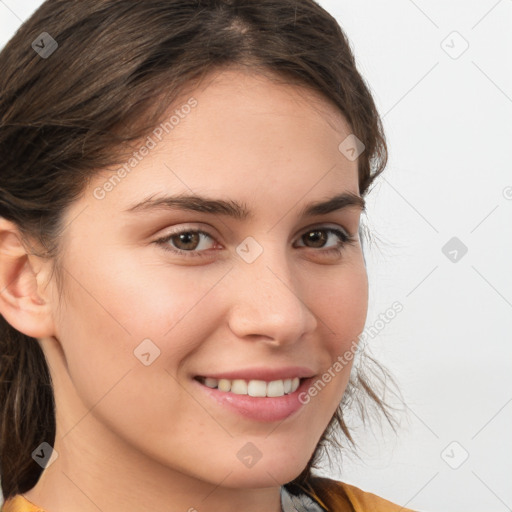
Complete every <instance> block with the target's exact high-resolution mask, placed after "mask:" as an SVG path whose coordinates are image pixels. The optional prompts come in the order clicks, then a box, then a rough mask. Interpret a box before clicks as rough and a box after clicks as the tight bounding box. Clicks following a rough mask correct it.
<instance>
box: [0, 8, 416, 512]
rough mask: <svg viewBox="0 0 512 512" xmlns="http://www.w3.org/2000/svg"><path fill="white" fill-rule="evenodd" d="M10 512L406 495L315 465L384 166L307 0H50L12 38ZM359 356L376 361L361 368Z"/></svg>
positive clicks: (368, 115)
mask: <svg viewBox="0 0 512 512" xmlns="http://www.w3.org/2000/svg"><path fill="white" fill-rule="evenodd" d="M0 67H1V69H2V70H3V74H2V76H1V78H0V91H1V94H0V98H1V99H0V116H1V117H0V118H1V122H2V125H1V130H0V148H1V152H2V155H3V156H4V158H3V159H2V162H1V164H0V176H1V188H0V215H1V218H0V221H1V223H0V254H1V258H0V279H1V289H2V293H1V294H0V312H1V314H2V318H1V320H2V330H1V333H2V334H1V336H0V342H1V353H2V367H1V382H2V386H1V390H2V391H1V393H2V394H1V404H2V419H1V421H2V423H1V441H0V442H1V446H0V448H1V453H0V459H1V481H2V491H3V495H4V498H5V500H6V503H5V504H4V506H3V509H2V510H3V511H5V512H21V511H23V512H26V511H36V510H38V511H47V512H63V511H70V510H73V511H80V512H88V511H89V510H91V511H92V510H94V511H97V510H98V509H100V510H109V512H116V511H120V510H123V511H124V512H127V511H135V510H137V511H140V510H188V511H194V510H198V511H201V512H203V511H218V510H225V511H231V510H233V511H234V510H245V511H254V512H256V511H261V510H269V511H274V512H278V511H281V510H283V511H291V510H300V511H319V510H333V511H348V510H356V511H363V510H365V511H366V510H407V509H404V508H402V507H399V506H398V505H395V504H393V503H391V502H390V501H387V500H386V499H384V498H381V497H377V496H375V495H373V494H371V493H369V492H365V491H363V490H361V489H359V488H357V487H354V486H351V485H348V484H347V483H343V482H337V481H334V480H332V479H328V478H320V477H318V476H315V475H313V473H312V469H313V468H314V467H316V464H317V463H318V460H319V458H320V456H321V452H322V449H323V448H324V447H325V445H326V444H327V443H329V442H334V437H333V435H334V433H335V430H336V428H338V429H340V430H341V431H342V433H343V434H345V436H346V438H347V439H348V441H349V442H353V440H352V437H351V435H350V431H349V428H348V426H347V423H346V422H345V419H344V416H343V414H344V412H345V408H346V407H348V405H349V404H350V403H352V401H353V397H354V396H355V397H357V396H358V395H357V392H358V390H362V391H364V392H366V393H367V394H368V395H369V396H370V397H371V398H372V399H373V400H374V402H375V403H376V404H377V405H378V406H379V407H380V408H381V410H382V411H383V412H384V413H385V414H386V415H387V416H388V419H390V416H389V412H388V409H387V408H386V404H385V403H383V402H382V401H381V400H380V399H379V398H378V396H377V395H376V394H375V393H374V391H373V390H372V388H371V386H370V383H369V382H368V381H367V380H366V379H365V378H364V374H362V373H360V372H358V371H354V372H352V377H351V369H352V367H353V362H354V361H353V359H354V356H355V355H356V349H357V346H358V343H357V342H358V340H359V336H360V334H361V332H362V330H363V328H364V324H365V320H366V313H367V307H368V281H367V273H366V267H365V261H364V257H363V252H362V245H361V244H362V240H361V238H360V233H361V229H360V216H361V213H362V211H364V196H365V195H366V194H367V192H368V190H369V187H370V185H371V183H372V182H373V180H374V179H375V178H376V177H377V176H378V175H379V174H380V172H382V170H383V169H384V167H385V163H386V145H385V139H384V135H383V133H382V127H381V123H380V120H379V117H378V114H377V111H376V108H375V105H374V102H373V100H372V97H371V95H370V93H369V90H368V88H367V87H366V85H365V83H364V80H363V79H362V78H361V76H360V75H359V73H358V71H357V69H356V66H355V63H354V58H353V55H352V53H351V51H350V48H349V45H348V42H347V40H346V38H345V36H344V34H343V32H342V31H341V29H340V27H339V26H338V24H337V23H336V21H335V20H334V19H333V18H332V17H331V16H330V15H329V14H328V13H326V12H325V11H324V10H323V9H322V8H320V7H319V6H318V5H317V4H316V3H315V2H313V1H312V0H301V1H295V0H285V1H283V0H279V1H270V0H263V1H258V2H253V1H249V0H233V1H229V0H199V1H187V2H184V1H179V0H148V1H145V2H138V1H128V0H122V1H121V0H89V1H87V2H83V1H80V2H79V1H69V0H67V1H63V0H48V1H47V2H45V3H44V4H43V5H42V6H41V7H40V8H39V9H38V10H37V11H36V12H35V13H34V15H33V16H32V17H31V18H30V19H29V20H28V21H27V22H25V23H24V24H23V26H22V27H21V29H20V30H19V31H18V32H17V34H16V35H15V36H14V37H13V38H12V39H11V41H10V42H9V43H8V44H7V45H6V47H5V48H4V49H3V51H2V53H1V54H0ZM361 371H362V370H361Z"/></svg>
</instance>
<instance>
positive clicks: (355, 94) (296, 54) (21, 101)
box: [0, 0, 394, 499]
mask: <svg viewBox="0 0 512 512" xmlns="http://www.w3.org/2000/svg"><path fill="white" fill-rule="evenodd" d="M43 32H46V33H47V34H49V35H50V36H51V37H52V38H53V39H54V40H55V41H56V42H57V44H58V47H57V48H56V49H54V52H53V53H51V55H46V58H44V56H43V55H39V54H38V53H37V51H36V49H37V46H36V47H34V46H33V42H39V48H41V47H43V46H45V48H46V49H47V50H49V49H50V48H51V47H49V46H48V44H49V43H48V41H49V39H48V36H46V35H43V36H42V35H41V34H42V33H43ZM41 39H43V40H44V41H45V42H46V44H42V43H40V40H41ZM233 65H236V66H247V67H248V69H249V70H252V71H255V72H256V71H257V72H261V73H268V74H270V75H271V76H273V77H278V78H280V79H281V80H284V81H287V82H288V83H293V84H296V85H302V86H303V87H306V88H308V89H309V90H314V91H316V92H318V93H320V94H321V95H322V96H323V97H324V98H325V99H326V100H328V101H330V102H331V103H332V104H334V105H335V106H336V107H337V108H338V109H339V111H341V112H342V114H343V115H344V116H345V118H346V120H347V121H348V123H349V124H350V126H351V128H352V130H353V133H354V135H355V136H356V137H357V138H358V139H360V140H361V141H362V142H363V144H364V146H365V151H364V152H363V153H362V154H361V156H360V157H359V159H358V166H359V168H358V171H359V189H360V193H361V195H365V194H366V193H367V192H368V190H369V187H370V185H371V184H372V182H373V180H374V179H375V178H376V177H377V176H378V175H379V174H380V173H381V172H382V171H383V170H384V167H385V165H386V160H387V149H386V143H385V138H384V134H383V130H382V125H381V121H380V118H379V115H378V113H377V110H376V107H375V104H374V102H373V99H372V96H371V94H370V91H369V89H368V87H367V85H366V84H365V82H364V80H363V78H362V77H361V76H360V74H359V73H358V71H357V69H356V65H355V61H354V57H353V54H352V52H351V49H350V46H349V43H348V41H347V39H346V36H345V35H344V33H343V32H342V30H341V28H340V26H339V25H338V23H337V22H336V20H335V19H334V18H333V17H332V16H331V15H330V14H328V13H327V12H326V11H325V10H324V9H322V8H321V7H320V6H319V5H318V4H317V3H315V2H314V1H313V0H258V1H257V2H255V1H254V0H189V1H184V0H145V1H143V2H141V1H139V0H87V1H86V2H84V1H83V0H47V1H46V2H45V3H43V4H42V5H41V7H40V8H39V9H38V10H37V11H36V12H35V13H34V14H33V15H32V16H31V17H30V18H29V19H28V20H27V21H26V22H25V23H23V25H22V26H21V27H20V29H19V30H18V31H17V32H16V34H15V35H14V37H12V39H11V40H10V41H9V42H8V43H7V45H6V46H5V47H4V48H3V50H2V51H1V53H0V69H2V73H1V74H0V155H1V157H2V158H0V179H1V184H0V216H2V217H4V218H6V219H8V220H10V221H12V222H14V223H15V224H16V225H17V226H18V228H19V229H20V232H21V234H22V237H23V241H24V242H25V243H26V244H27V246H29V245H30V244H31V242H32V241H36V242H37V244H36V245H38V247H39V248H40V249H43V248H44V250H42V251H40V254H38V255H39V256H42V257H45V258H50V259H51V262H52V265H53V267H52V269H53V270H54V271H55V274H56V276H57V279H59V276H60V273H59V260H58V256H59V254H60V252H59V239H60V238H61V234H62V232H63V230H64V229H65V226H63V225H62V219H63V215H64V213H65V211H66V208H67V207H68V206H70V205H71V204H72V203H73V201H74V200H76V199H77V198H78V197H79V196H80V194H81V193H82V192H83V190H84V188H85V187H86V185H87V183H88V180H89V179H90V178H91V177H92V176H93V175H94V173H96V172H98V171H100V170H102V169H104V168H106V167H109V166H113V165H117V164H119V163H120V162H122V161H123V158H124V157H125V154H128V151H129V149H128V148H129V147H130V144H131V143H132V142H133V141H137V140H140V138H141V137H143V136H144V135H147V133H148V132H149V131H150V130H151V129H153V128H154V127H155V126H157V124H158V123H159V122H161V120H162V113H163V112H164V110H165V109H166V108H167V107H168V106H169V105H170V104H173V102H174V103H175V102H176V100H177V98H178V97H179V95H181V94H183V93H184V92H185V91H186V88H188V87H190V85H191V84H192V83H194V82H196V81H199V80H201V78H203V77H204V76H206V75H207V74H208V73H210V72H212V71H214V70H221V69H222V68H223V67H227V66H233ZM125 150H126V152H125ZM32 250H33V251H34V253H35V254H37V252H36V250H35V248H34V247H32ZM368 357H370V356H368ZM370 359H371V360H372V361H374V360H373V358H371V357H370ZM0 361H1V367H0V407H1V417H0V478H1V484H2V492H3V495H4V498H5V499H8V498H9V497H11V496H13V495H15V494H18V493H23V492H26V491H28V490H29V489H31V488H32V487H33V486H34V485H35V484H36V483H37V481H38V479H39V477H40V475H41V472H42V468H41V467H40V466H39V465H38V464H37V463H36V462H35V461H34V460H33V459H32V457H31V453H32V451H33V450H34V449H35V448H36V447H37V446H39V444H41V443H42V442H43V441H46V442H47V443H49V444H50V445H52V446H53V444H54V441H55V428H56V425H55V410H54V408H55V404H54V397H53V391H52V382H51V378H50V373H49V370H48V366H47V363H46V360H45V356H44V353H43V351H42V349H41V348H40V346H39V344H38V342H37V339H35V338H32V337H29V336H26V335H24V334H22V333H20V332H19V331H17V330H16V329H14V328H13V327H12V326H11V325H10V324H8V323H7V322H6V321H5V319H4V318H3V317H2V316H0ZM374 363H375V364H374V365H373V366H371V367H369V366H368V367H366V370H365V371H368V369H370V370H372V368H373V369H375V368H377V369H378V372H377V373H376V374H375V375H376V376H377V377H378V379H379V382H380V383H381V384H382V383H384V380H383V379H382V376H384V377H386V378H387V373H386V371H385V370H384V368H383V367H382V366H380V365H378V364H377V363H376V362H375V361H374ZM372 385H373V383H372ZM363 396H367V397H370V399H371V400H372V401H373V403H374V405H375V404H376V405H377V406H378V408H379V409H380V410H381V411H382V412H384V414H385V416H386V418H387V419H388V421H389V422H390V423H392V421H394V420H392V416H391V413H390V410H391V407H390V406H389V405H388V404H386V403H385V402H384V400H383V398H380V397H379V396H378V394H377V392H376V391H374V390H373V389H372V387H371V386H370V380H369V379H368V378H367V376H365V374H364V373H363V369H362V368H361V369H360V370H359V371H358V372H355V373H354V372H353V375H352V377H351V380H350V382H349V385H348V387H347V390H346V392H345V394H344V397H343V401H342V403H341V404H340V407H339V408H338V410H337V412H336V414H335V415H334V416H333V418H332V420H331V422H330V423H329V425H328V427H327V428H326V430H325V432H324V434H323V435H322V438H321V439H320V441H319V443H318V445H317V448H316V450H315V452H314V453H313V455H312V457H311V459H310V461H309V462H308V465H307V467H306V468H305V469H304V471H303V472H302V473H301V474H300V475H299V476H298V477H297V478H296V479H295V480H294V481H293V482H294V483H299V484H300V483H307V482H308V480H309V478H310V477H312V473H311V470H312V468H314V467H317V466H316V464H317V463H318V460H319V457H320V452H321V450H322V448H323V447H324V446H325V445H326V443H334V444H337V445H338V446H340V447H341V445H340V444H339V443H337V441H335V439H334V436H333V435H332V434H333V433H334V430H335V429H338V427H339V428H341V431H342V432H343V434H344V435H345V437H346V438H347V439H348V440H349V442H350V443H351V444H352V445H353V446H355V443H354V440H353V438H352V436H351V433H350V431H349V428H348V425H347V423H346V421H345V418H344V416H343V413H344V409H345V407H347V408H348V406H349V405H351V403H352V402H354V400H355V399H357V397H361V398H362V397H363ZM355 401H356V402H357V400H355ZM359 403H360V406H359V408H360V412H361V413H363V419H364V415H365V413H366V412H367V407H366V406H364V405H361V404H362V403H363V402H362V401H361V402H359Z"/></svg>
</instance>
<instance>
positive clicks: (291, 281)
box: [229, 249, 318, 346]
mask: <svg viewBox="0 0 512 512" xmlns="http://www.w3.org/2000/svg"><path fill="white" fill-rule="evenodd" d="M299 276H300V275H298V274H297V273H293V269H292V268H290V262H288V261H287V258H286V255H285V254H284V251H282V250H281V251H278V250H277V249H276V250H274V251H270V250H269V249H265V250H264V251H263V253H262V254H261V255H260V256H259V257H258V258H257V259H256V260H255V261H253V262H252V263H247V262H245V261H242V260H241V261H239V262H237V265H236V268H235V269H234V272H233V273H232V276H231V278H232V279H233V283H234V284H233V287H234V288H232V289H231V293H232V295H231V296H232V297H233V304H232V306H231V309H230V314H229V326H230V328H231V330H232V331H233V333H234V334H235V335H236V336H238V337H239V338H241V339H242V338H254V339H256V338H258V339H262V340H265V341H266V342H267V343H269V344H271V345H277V346H281V345H289V344H293V343H296V342H297V341H298V340H300V339H301V338H302V337H303V336H304V335H306V334H307V333H311V332H314V330H315V329H316V327H317V325H318V323H317V318H316V316H315V314H314V312H313V311H312V310H311V309H310V307H309V306H310V305H309V304H307V297H305V296H304V293H303V290H304V289H305V288H304V286H305V283H301V281H302V280H301V278H300V277H299ZM304 279H306V277H304Z"/></svg>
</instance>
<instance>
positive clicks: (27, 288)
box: [0, 217, 54, 338]
mask: <svg viewBox="0 0 512 512" xmlns="http://www.w3.org/2000/svg"><path fill="white" fill-rule="evenodd" d="M21 240H22V238H21V235H20V232H19V230H18V228H17V226H16V225H15V224H14V223H12V222H10V221H8V220H6V219H4V218H2V217H0V313H1V314H2V316H3V317H4V318H5V320H6V321H7V322H8V323H9V324H10V325H12V326H13V327H14V328H15V329H16V330H18V331H20V332H22V333H23V334H26V335H27V336H31V337H33V338H44V337H49V336H53V334H54V325H53V318H52V314H51V313H52V311H51V307H50V306H51V304H50V302H49V298H48V296H47V295H46V294H45V293H44V290H43V291H42V290H41V289H40V285H39V283H38V280H37V274H38V273H39V272H44V269H45V266H44V265H43V264H42V260H41V259H40V258H37V257H36V256H32V255H30V256H29V254H28V253H27V250H26V248H25V247H24V245H23V243H22V242H21ZM40 261H41V264H40V268H36V269H35V268H34V267H33V265H34V264H35V263H38V264H39V262H40Z"/></svg>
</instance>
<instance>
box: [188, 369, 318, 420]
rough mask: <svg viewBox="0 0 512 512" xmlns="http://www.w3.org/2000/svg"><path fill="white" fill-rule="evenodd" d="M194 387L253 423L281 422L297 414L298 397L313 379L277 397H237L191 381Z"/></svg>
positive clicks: (299, 404)
mask: <svg viewBox="0 0 512 512" xmlns="http://www.w3.org/2000/svg"><path fill="white" fill-rule="evenodd" d="M192 380H193V382H194V383H195V385H197V386H199V389H200V390H201V391H202V392H203V393H204V394H205V395H206V396H207V397H209V398H210V399H213V400H215V401H216V402H217V403H218V404H220V405H222V406H224V407H227V408H228V409H230V410H232V411H234V412H236V413H238V414H240V415H242V416H244V417H245V418H248V419H251V420H254V421H266V422H271V421H282V420H284V419H286V418H288V417H289V416H291V415H292V414H293V413H295V412H297V411H298V410H299V409H300V408H301V407H302V406H303V405H304V404H303V403H302V402H300V400H299V395H300V394H301V393H302V392H304V391H307V389H308V388H309V386H310V383H311V382H312V380H313V377H310V378H309V379H304V381H302V382H301V384H300V386H299V387H298V388H297V389H296V390H295V391H294V392H293V393H290V394H288V395H283V396H278V397H256V396H249V395H237V394H236V393H231V392H227V391H220V390H219V389H215V388H209V387H208V386H206V385H204V384H201V383H200V382H199V381H198V380H196V379H192Z"/></svg>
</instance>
